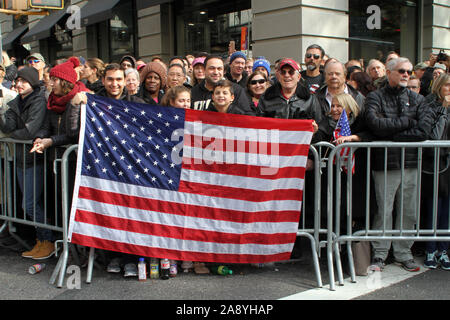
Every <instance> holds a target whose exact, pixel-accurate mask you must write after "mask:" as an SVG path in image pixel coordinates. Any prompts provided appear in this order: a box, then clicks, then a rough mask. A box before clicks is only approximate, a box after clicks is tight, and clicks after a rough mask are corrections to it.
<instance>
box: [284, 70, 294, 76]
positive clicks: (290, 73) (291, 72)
mask: <svg viewBox="0 0 450 320" xmlns="http://www.w3.org/2000/svg"><path fill="white" fill-rule="evenodd" d="M295 72H296V71H295V70H294V69H289V70H280V73H281V75H282V76H284V75H285V74H289V75H290V76H293V75H294V74H295Z"/></svg>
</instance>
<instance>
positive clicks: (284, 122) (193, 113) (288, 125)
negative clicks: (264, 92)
mask: <svg viewBox="0 0 450 320" xmlns="http://www.w3.org/2000/svg"><path fill="white" fill-rule="evenodd" d="M185 121H189V122H196V121H198V122H202V123H206V124H211V125H217V126H227V127H239V128H248V129H265V130H280V131H310V132H312V131H313V127H312V121H313V120H297V119H275V118H263V117H261V118H259V117H254V116H243V115H235V114H227V113H222V114H220V117H218V116H217V113H216V112H209V111H198V110H193V109H187V110H186V114H185Z"/></svg>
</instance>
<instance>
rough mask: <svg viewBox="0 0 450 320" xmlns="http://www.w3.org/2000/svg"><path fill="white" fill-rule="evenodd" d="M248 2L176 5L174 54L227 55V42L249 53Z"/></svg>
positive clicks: (193, 0) (198, 0) (195, 0)
mask: <svg viewBox="0 0 450 320" xmlns="http://www.w3.org/2000/svg"><path fill="white" fill-rule="evenodd" d="M250 7H251V1H249V0H239V1H238V0H235V1H215V0H190V1H176V3H175V13H176V17H177V20H176V21H177V31H178V32H177V39H176V43H177V50H176V51H177V52H178V54H182V55H185V54H192V53H194V54H195V53H196V52H201V51H206V52H209V53H215V54H223V55H225V54H227V52H228V45H229V43H230V41H234V42H235V44H236V50H241V49H242V50H249V49H250V41H249V39H251V17H252V14H251V10H250Z"/></svg>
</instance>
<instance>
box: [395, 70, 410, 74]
mask: <svg viewBox="0 0 450 320" xmlns="http://www.w3.org/2000/svg"><path fill="white" fill-rule="evenodd" d="M397 72H398V73H400V74H404V73H405V72H406V73H408V75H412V70H405V69H398V70H397Z"/></svg>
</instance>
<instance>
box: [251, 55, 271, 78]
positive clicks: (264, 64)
mask: <svg viewBox="0 0 450 320" xmlns="http://www.w3.org/2000/svg"><path fill="white" fill-rule="evenodd" d="M258 67H263V68H264V69H266V70H267V74H268V75H269V76H270V64H269V61H267V60H262V59H261V60H256V61H255V62H254V63H253V69H252V71H253V72H255V70H256V68H258Z"/></svg>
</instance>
